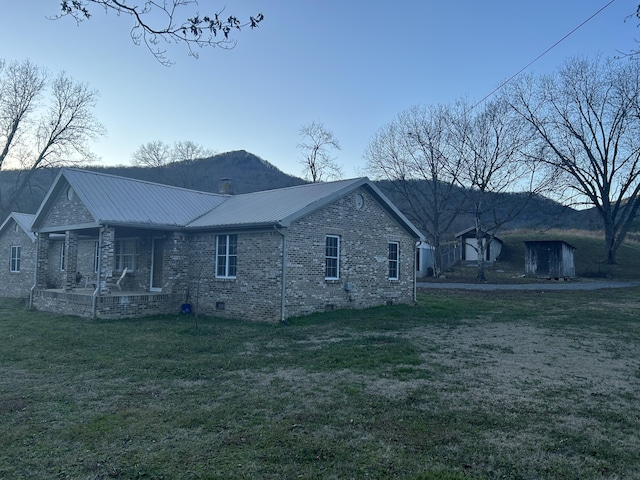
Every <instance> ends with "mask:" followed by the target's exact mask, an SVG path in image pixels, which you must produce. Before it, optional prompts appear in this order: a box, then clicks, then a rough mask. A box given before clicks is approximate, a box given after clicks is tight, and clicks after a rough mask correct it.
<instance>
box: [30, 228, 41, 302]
mask: <svg viewBox="0 0 640 480" xmlns="http://www.w3.org/2000/svg"><path fill="white" fill-rule="evenodd" d="M38 258H40V234H39V233H36V258H35V261H36V262H35V268H34V269H33V285H32V286H31V288H30V289H29V310H33V292H34V290H35V289H36V286H37V285H38Z"/></svg>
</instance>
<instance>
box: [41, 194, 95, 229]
mask: <svg viewBox="0 0 640 480" xmlns="http://www.w3.org/2000/svg"><path fill="white" fill-rule="evenodd" d="M67 189H68V186H67V187H65V188H62V189H61V192H60V194H59V195H58V198H57V199H56V201H55V202H54V204H53V205H52V207H51V210H50V211H49V213H48V215H47V218H46V220H45V221H44V222H43V224H42V225H41V226H40V228H46V227H64V226H66V225H82V224H86V223H94V222H95V220H94V218H93V216H92V215H91V213H90V212H89V210H87V207H85V206H84V204H83V203H82V201H81V200H80V198H79V197H78V195H77V194H74V195H73V196H72V198H71V200H69V199H68V198H67Z"/></svg>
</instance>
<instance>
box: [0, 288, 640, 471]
mask: <svg viewBox="0 0 640 480" xmlns="http://www.w3.org/2000/svg"><path fill="white" fill-rule="evenodd" d="M639 298H640V289H638V288H632V289H620V290H607V291H596V292H580V291H577V292H553V293H550V292H547V293H540V292H509V291H505V292H468V291H465V292H454V291H437V292H428V293H422V294H420V296H419V305H418V306H416V307H406V306H393V307H381V308H375V309H370V310H366V311H359V312H353V311H349V312H344V311H336V312H331V313H327V314H322V315H313V316H310V317H305V318H298V319H293V320H292V321H291V322H290V323H291V324H290V325H289V326H281V325H265V324H262V323H247V322H236V321H230V320H222V319H216V318H206V319H204V318H200V319H199V320H198V324H197V325H196V324H195V322H194V319H193V318H192V317H188V316H178V315H174V316H163V317H159V318H153V319H145V320H111V321H87V320H82V319H78V318H74V317H60V316H52V315H48V314H44V313H40V312H27V311H25V310H23V309H21V308H19V307H18V306H17V305H16V304H15V303H14V302H11V301H0V338H1V339H2V343H1V344H0V478H16V479H17V478H29V479H51V478H73V479H78V478H80V479H109V478H119V479H132V478H149V479H161V478H164V479H176V478H181V479H182V478H186V479H188V478H194V479H195V478H220V479H242V478H247V479H249V478H251V479H256V478H261V479H269V478H272V479H280V478H302V479H312V478H318V479H327V478H329V479H331V478H335V479H344V478H355V479H362V478H371V479H377V478H415V479H465V478H469V479H472V478H473V479H476V478H477V479H484V478H487V479H489V478H492V479H493V478H496V479H497V478H520V479H541V478H548V479H556V478H564V479H581V480H583V479H596V478H597V479H618V478H625V479H633V478H640V458H639V457H638V452H639V451H640V402H638V392H639V391H640V314H639V312H640V302H639V301H638V299H639Z"/></svg>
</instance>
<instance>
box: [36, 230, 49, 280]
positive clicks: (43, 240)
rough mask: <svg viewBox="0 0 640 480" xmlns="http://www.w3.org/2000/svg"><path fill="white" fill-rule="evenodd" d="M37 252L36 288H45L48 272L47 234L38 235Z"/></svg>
mask: <svg viewBox="0 0 640 480" xmlns="http://www.w3.org/2000/svg"><path fill="white" fill-rule="evenodd" d="M37 249H38V252H37V254H36V281H35V284H36V288H37V289H38V290H44V289H45V288H47V272H48V271H49V234H48V233H39V234H38V245H37Z"/></svg>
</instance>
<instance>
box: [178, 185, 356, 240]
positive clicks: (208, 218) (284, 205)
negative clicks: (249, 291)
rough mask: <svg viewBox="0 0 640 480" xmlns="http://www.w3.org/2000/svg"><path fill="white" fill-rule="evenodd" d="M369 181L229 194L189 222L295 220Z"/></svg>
mask: <svg viewBox="0 0 640 480" xmlns="http://www.w3.org/2000/svg"><path fill="white" fill-rule="evenodd" d="M366 181H367V180H366V179H363V178H356V179H351V180H341V181H337V182H326V183H312V184H307V185H298V186H295V187H288V188H279V189H276V190H266V191H262V192H254V193H247V194H244V195H236V196H232V197H229V199H228V200H227V201H226V202H224V204H222V205H220V206H218V207H217V208H214V209H213V210H211V211H210V212H208V213H206V214H205V215H203V216H202V217H200V218H198V219H196V220H194V221H193V222H191V223H189V224H188V225H187V227H189V228H207V227H220V226H234V225H237V226H240V225H249V224H254V225H264V224H276V225H281V226H288V225H289V224H290V222H291V221H293V220H295V219H296V218H299V217H300V216H302V215H305V214H307V213H309V212H311V211H313V210H315V209H316V208H319V207H321V206H322V205H325V204H327V203H329V202H332V201H333V200H335V199H337V198H339V197H340V196H341V195H344V194H345V193H346V192H349V191H352V190H353V189H354V188H355V187H358V186H360V185H362V184H363V183H365V182H366Z"/></svg>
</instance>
